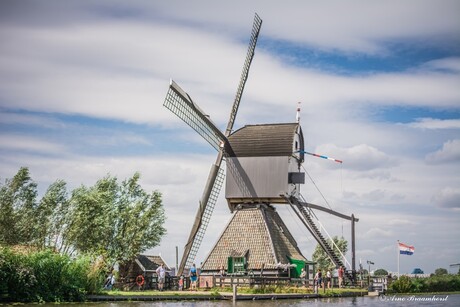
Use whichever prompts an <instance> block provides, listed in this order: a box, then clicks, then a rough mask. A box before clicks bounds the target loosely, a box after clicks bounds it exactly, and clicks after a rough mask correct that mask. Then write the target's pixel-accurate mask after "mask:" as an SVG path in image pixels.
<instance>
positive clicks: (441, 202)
mask: <svg viewBox="0 0 460 307" xmlns="http://www.w3.org/2000/svg"><path fill="white" fill-rule="evenodd" d="M431 201H432V202H433V203H434V204H435V205H436V206H438V207H441V208H449V209H460V189H459V188H452V187H446V188H444V189H442V190H440V191H438V192H437V193H436V194H435V195H433V197H432V199H431Z"/></svg>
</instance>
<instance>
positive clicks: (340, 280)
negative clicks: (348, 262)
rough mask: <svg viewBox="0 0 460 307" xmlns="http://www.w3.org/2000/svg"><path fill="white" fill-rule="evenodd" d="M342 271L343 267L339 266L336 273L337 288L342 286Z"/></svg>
mask: <svg viewBox="0 0 460 307" xmlns="http://www.w3.org/2000/svg"><path fill="white" fill-rule="evenodd" d="M343 273H344V270H343V267H342V266H340V267H339V270H338V272H337V274H338V275H339V288H342V287H343Z"/></svg>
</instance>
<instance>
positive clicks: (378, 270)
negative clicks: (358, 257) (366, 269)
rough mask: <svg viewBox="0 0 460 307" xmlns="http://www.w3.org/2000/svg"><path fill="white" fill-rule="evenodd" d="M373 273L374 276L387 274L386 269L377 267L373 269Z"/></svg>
mask: <svg viewBox="0 0 460 307" xmlns="http://www.w3.org/2000/svg"><path fill="white" fill-rule="evenodd" d="M374 275H375V276H387V275H388V271H387V270H385V269H377V270H375V271H374Z"/></svg>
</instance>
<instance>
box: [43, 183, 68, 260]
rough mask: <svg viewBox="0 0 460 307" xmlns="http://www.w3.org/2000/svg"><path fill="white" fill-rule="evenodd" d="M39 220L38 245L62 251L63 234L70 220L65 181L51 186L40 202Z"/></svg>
mask: <svg viewBox="0 0 460 307" xmlns="http://www.w3.org/2000/svg"><path fill="white" fill-rule="evenodd" d="M37 219H38V225H37V227H38V235H39V236H38V239H37V245H38V246H40V247H42V248H44V247H53V248H54V249H56V250H58V251H60V250H61V247H62V237H63V233H64V231H65V229H66V226H67V224H68V220H69V200H68V193H67V187H66V183H65V182H64V181H63V180H57V181H55V182H54V183H52V184H51V185H50V186H49V188H48V190H47V191H46V193H45V195H44V196H43V197H42V199H41V200H40V202H39V205H38V208H37Z"/></svg>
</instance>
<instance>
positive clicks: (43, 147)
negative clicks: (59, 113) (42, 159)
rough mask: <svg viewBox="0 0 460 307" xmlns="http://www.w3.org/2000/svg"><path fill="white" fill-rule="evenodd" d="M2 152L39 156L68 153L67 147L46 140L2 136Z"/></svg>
mask: <svg viewBox="0 0 460 307" xmlns="http://www.w3.org/2000/svg"><path fill="white" fill-rule="evenodd" d="M0 144H2V145H1V149H2V150H17V151H20V152H30V153H32V152H34V153H39V154H52V155H59V154H64V153H66V151H67V150H66V147H65V146H62V145H59V144H56V143H52V142H48V141H46V140H42V139H40V137H38V138H34V137H28V136H20V135H0Z"/></svg>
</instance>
